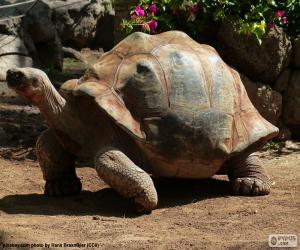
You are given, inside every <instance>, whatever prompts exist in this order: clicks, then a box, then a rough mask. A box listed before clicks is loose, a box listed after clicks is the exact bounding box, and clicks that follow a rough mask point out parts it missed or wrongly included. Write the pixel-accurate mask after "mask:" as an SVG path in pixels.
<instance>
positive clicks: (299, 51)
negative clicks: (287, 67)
mask: <svg viewBox="0 0 300 250" xmlns="http://www.w3.org/2000/svg"><path fill="white" fill-rule="evenodd" d="M293 47H294V55H293V65H294V66H295V67H297V68H300V36H299V37H297V38H296V39H295V40H294V41H293Z"/></svg>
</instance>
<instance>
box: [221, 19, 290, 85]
mask: <svg viewBox="0 0 300 250" xmlns="http://www.w3.org/2000/svg"><path fill="white" fill-rule="evenodd" d="M217 37H218V47H219V48H218V50H219V52H220V54H221V55H222V56H223V58H224V60H225V61H226V62H227V63H229V64H230V65H232V66H234V67H236V68H237V69H238V70H239V71H240V72H242V73H243V74H245V75H247V76H249V77H250V78H251V79H253V80H255V81H261V82H266V83H268V84H271V83H272V82H274V81H275V80H276V78H277V77H278V75H279V73H280V72H281V71H282V69H283V68H285V67H286V66H287V65H288V64H289V62H290V58H291V48H292V46H291V42H290V40H289V39H288V37H287V35H286V34H285V33H284V32H283V31H282V30H281V29H279V28H277V27H275V28H273V29H272V30H271V31H269V33H268V34H267V35H266V37H265V38H264V39H263V42H262V44H261V45H259V43H258V42H257V40H256V39H255V37H254V36H247V35H242V34H239V33H238V32H237V31H235V29H234V26H233V25H232V24H230V23H223V24H222V25H221V27H220V29H219V32H218V35H217Z"/></svg>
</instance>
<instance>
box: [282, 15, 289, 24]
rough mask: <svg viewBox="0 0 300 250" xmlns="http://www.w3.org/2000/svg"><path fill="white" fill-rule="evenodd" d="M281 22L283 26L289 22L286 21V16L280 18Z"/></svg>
mask: <svg viewBox="0 0 300 250" xmlns="http://www.w3.org/2000/svg"><path fill="white" fill-rule="evenodd" d="M282 22H283V23H284V24H288V23H289V20H288V18H287V17H286V16H284V17H282Z"/></svg>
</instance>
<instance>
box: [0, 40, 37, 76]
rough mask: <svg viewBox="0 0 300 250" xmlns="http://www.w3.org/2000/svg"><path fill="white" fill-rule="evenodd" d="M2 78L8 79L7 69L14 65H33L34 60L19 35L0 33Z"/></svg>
mask: <svg viewBox="0 0 300 250" xmlns="http://www.w3.org/2000/svg"><path fill="white" fill-rule="evenodd" d="M0 43H1V46H0V80H5V79H6V71H7V70H8V69H10V68H12V67H33V66H34V63H33V60H32V58H31V56H30V54H29V52H28V50H27V48H26V46H25V44H24V42H23V40H22V39H20V38H19V37H17V36H12V35H1V34H0Z"/></svg>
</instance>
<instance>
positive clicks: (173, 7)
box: [122, 0, 300, 42]
mask: <svg viewBox="0 0 300 250" xmlns="http://www.w3.org/2000/svg"><path fill="white" fill-rule="evenodd" d="M132 2H133V3H132V7H131V11H130V16H129V17H128V19H126V20H123V22H122V27H123V29H124V30H125V31H126V32H127V33H131V32H134V31H143V32H148V33H156V32H163V31H167V30H172V29H178V30H183V31H185V32H187V33H188V34H190V35H191V36H193V37H197V34H199V32H201V31H202V30H204V29H205V28H208V27H209V24H211V23H212V22H214V23H217V22H221V21H223V20H231V21H233V22H234V23H235V26H236V27H237V30H238V31H239V32H241V33H243V34H249V35H254V36H255V37H256V38H257V40H258V41H259V42H261V39H262V38H263V36H264V35H265V33H266V32H267V31H268V30H269V29H272V28H273V27H274V25H277V26H280V27H282V28H283V29H284V30H285V31H286V33H287V34H289V35H291V36H296V35H299V34H300V30H299V29H300V1H299V0H136V1H132ZM151 5H152V11H151V8H150V6H151ZM153 5H154V6H155V8H156V11H154V12H153ZM137 8H138V9H137ZM140 9H142V11H140ZM143 11H144V13H143ZM151 20H155V21H156V22H157V27H151V25H149V23H150V22H151ZM150 24H151V23H150Z"/></svg>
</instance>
